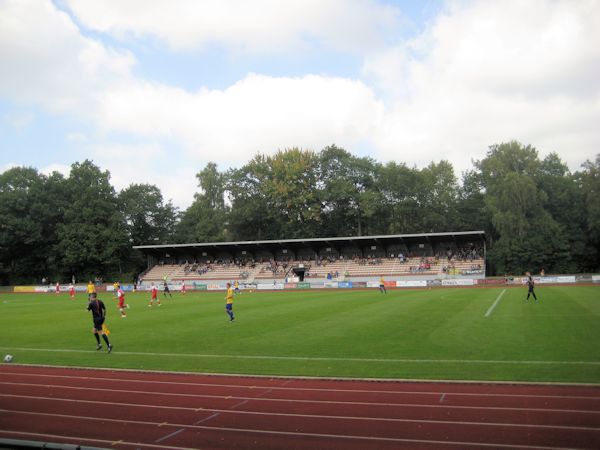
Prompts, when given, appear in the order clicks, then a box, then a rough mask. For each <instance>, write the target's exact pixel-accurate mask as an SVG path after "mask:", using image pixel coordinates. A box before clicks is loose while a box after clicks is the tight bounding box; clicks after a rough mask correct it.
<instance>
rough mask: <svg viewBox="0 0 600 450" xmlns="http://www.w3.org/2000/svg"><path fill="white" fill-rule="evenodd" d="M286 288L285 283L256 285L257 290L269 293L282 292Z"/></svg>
mask: <svg viewBox="0 0 600 450" xmlns="http://www.w3.org/2000/svg"><path fill="white" fill-rule="evenodd" d="M284 287H285V285H284V284H283V283H275V284H273V283H263V284H261V283H259V284H257V285H256V289H258V290H262V291H269V290H280V289H283V288H284Z"/></svg>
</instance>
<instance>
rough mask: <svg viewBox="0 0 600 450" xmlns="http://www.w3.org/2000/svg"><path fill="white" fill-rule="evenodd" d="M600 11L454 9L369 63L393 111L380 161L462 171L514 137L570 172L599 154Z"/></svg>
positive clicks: (583, 6) (571, 7)
mask: <svg viewBox="0 0 600 450" xmlns="http://www.w3.org/2000/svg"><path fill="white" fill-rule="evenodd" d="M598 23H600V3H598V2H593V1H587V2H586V1H581V2H569V1H566V2H545V1H528V2H485V1H484V2H469V3H453V4H452V5H451V7H450V8H449V9H448V11H447V12H446V13H445V14H443V15H440V16H438V17H437V18H436V19H435V20H434V21H433V22H432V23H431V24H430V27H429V28H428V29H427V30H425V32H424V33H423V34H422V35H421V36H418V37H417V38H415V39H413V40H412V41H410V42H405V43H402V44H401V45H398V46H396V47H395V48H391V49H387V50H386V51H385V52H382V53H381V54H379V55H375V56H373V57H369V58H367V59H366V61H365V64H364V72H365V75H366V76H367V77H369V78H370V79H372V80H374V81H375V83H376V86H377V89H378V92H384V93H385V94H386V104H387V106H388V107H389V113H388V114H387V115H386V116H385V120H384V122H383V126H382V127H381V129H380V132H379V133H376V134H375V135H374V142H375V148H376V149H378V151H379V157H380V158H383V159H396V160H400V161H407V162H408V163H409V164H417V165H419V166H422V165H425V164H427V163H428V162H429V161H431V160H439V159H441V158H445V159H448V160H450V161H451V162H452V163H453V164H454V166H455V168H457V169H459V171H460V170H463V169H467V168H470V167H471V163H470V162H471V159H472V158H475V159H480V158H483V157H485V152H486V150H487V146H488V145H490V144H494V143H500V142H505V141H508V140H511V139H517V140H520V141H522V142H523V143H526V144H532V145H534V146H536V147H537V148H538V150H540V153H541V154H542V155H544V154H546V153H548V152H550V151H556V152H558V153H559V154H560V155H561V157H562V158H563V160H565V161H566V162H568V163H569V165H570V167H571V168H572V169H577V168H578V166H579V164H580V163H581V162H583V161H584V160H585V159H587V158H591V157H593V155H594V154H595V152H597V151H598V148H600V132H599V131H598V128H597V126H596V125H595V124H598V123H600V46H598V45H597V43H598V42H600V28H598V26H597V24H598Z"/></svg>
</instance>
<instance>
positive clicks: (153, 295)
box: [148, 283, 160, 307]
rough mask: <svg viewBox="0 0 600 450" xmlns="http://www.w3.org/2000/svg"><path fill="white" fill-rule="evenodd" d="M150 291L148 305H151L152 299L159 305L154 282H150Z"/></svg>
mask: <svg viewBox="0 0 600 450" xmlns="http://www.w3.org/2000/svg"><path fill="white" fill-rule="evenodd" d="M150 292H151V294H150V303H149V304H148V307H151V306H152V304H153V303H154V300H156V303H157V304H158V306H160V299H159V298H158V288H157V287H156V286H155V285H154V283H152V289H151V290H150Z"/></svg>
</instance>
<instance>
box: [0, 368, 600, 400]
mask: <svg viewBox="0 0 600 450" xmlns="http://www.w3.org/2000/svg"><path fill="white" fill-rule="evenodd" d="M2 376H17V377H20V379H21V382H22V381H23V377H34V378H58V379H67V380H90V379H93V380H100V379H101V380H103V381H109V382H115V383H131V382H135V384H155V385H156V384H164V385H167V386H185V387H188V386H189V387H208V388H213V387H218V388H229V389H250V390H255V389H269V390H270V391H272V390H277V391H306V392H341V393H346V394H388V395H403V394H406V395H413V394H418V395H430V396H438V395H440V394H444V395H446V394H448V395H450V394H451V395H453V396H454V395H458V396H466V397H501V398H502V397H517V398H556V399H573V400H575V399H576V400H598V401H600V397H593V396H590V395H551V394H518V393H514V394H501V393H492V392H462V391H454V392H447V391H448V390H447V389H443V390H442V391H412V390H385V389H336V388H307V387H284V386H256V385H253V386H247V385H240V384H223V383H189V382H182V381H162V380H161V381H159V380H138V379H133V378H115V377H108V378H104V377H100V376H93V377H90V376H75V375H55V374H46V373H28V372H0V377H2ZM290 381H293V380H292V379H290V380H288V381H286V383H284V384H287V383H289V382H290ZM48 386H57V387H60V386H62V385H60V384H56V385H54V384H53V385H48Z"/></svg>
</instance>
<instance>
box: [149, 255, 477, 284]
mask: <svg viewBox="0 0 600 450" xmlns="http://www.w3.org/2000/svg"><path fill="white" fill-rule="evenodd" d="M427 261H429V263H428V264H429V268H424V267H423V266H422V262H421V259H420V258H412V259H410V260H408V261H404V262H401V261H400V260H398V259H397V258H393V259H387V258H384V259H381V260H379V262H378V263H377V264H372V263H368V262H366V263H362V264H361V263H359V262H358V261H354V260H336V261H332V262H328V261H323V263H322V264H320V265H317V264H316V263H315V262H314V261H311V262H300V261H295V262H292V263H288V265H287V268H285V269H284V268H283V266H282V265H280V266H279V267H278V269H277V270H276V272H273V270H272V269H271V265H270V263H261V264H256V266H255V267H254V268H251V267H250V266H242V267H239V266H237V265H234V264H228V265H217V264H212V265H211V266H210V268H209V270H208V272H206V273H203V274H199V273H198V272H186V271H185V265H176V264H165V265H157V266H154V267H153V268H152V269H151V270H150V271H149V272H148V273H147V274H146V275H144V277H143V280H144V281H162V280H163V278H164V277H165V276H167V278H168V279H170V280H236V279H237V280H239V279H241V278H242V277H241V274H242V272H245V273H246V274H247V276H246V280H248V281H254V280H255V279H257V280H260V279H283V278H284V277H285V276H286V274H287V273H288V271H289V267H290V265H289V264H291V265H294V266H295V265H297V264H299V263H303V264H304V265H305V267H306V268H307V269H308V270H307V272H308V273H307V278H310V279H314V278H327V274H328V273H331V274H333V278H334V279H344V278H346V276H347V277H350V278H352V277H378V276H382V275H383V276H405V275H444V274H448V275H462V274H465V273H467V274H468V272H469V271H472V270H475V271H476V270H477V268H478V267H479V268H481V270H482V271H484V267H485V262H484V260H483V259H474V260H465V261H463V260H452V261H450V262H448V260H447V259H445V258H440V259H438V260H436V259H434V258H428V259H427ZM419 266H422V268H421V270H418V268H419ZM444 267H445V268H446V271H444ZM336 272H337V274H338V277H337V278H336V277H335V273H336Z"/></svg>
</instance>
